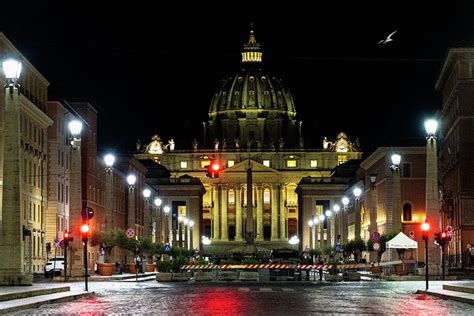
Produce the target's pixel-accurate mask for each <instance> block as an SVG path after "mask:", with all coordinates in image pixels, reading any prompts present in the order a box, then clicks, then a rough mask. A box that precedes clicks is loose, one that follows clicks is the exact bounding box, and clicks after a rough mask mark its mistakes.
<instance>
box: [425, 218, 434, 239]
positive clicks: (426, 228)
mask: <svg viewBox="0 0 474 316" xmlns="http://www.w3.org/2000/svg"><path fill="white" fill-rule="evenodd" d="M429 230H430V224H428V223H427V222H424V223H423V224H421V233H422V238H423V240H428V231H429ZM435 235H436V234H435Z"/></svg>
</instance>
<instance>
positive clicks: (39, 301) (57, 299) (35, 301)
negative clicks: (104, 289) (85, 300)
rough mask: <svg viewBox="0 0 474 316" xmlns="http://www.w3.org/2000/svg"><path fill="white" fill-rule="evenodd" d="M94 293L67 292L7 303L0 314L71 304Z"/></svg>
mask: <svg viewBox="0 0 474 316" xmlns="http://www.w3.org/2000/svg"><path fill="white" fill-rule="evenodd" d="M92 293H93V292H85V291H67V292H60V293H54V294H46V295H39V296H33V297H27V298H21V299H16V300H10V301H5V302H2V304H0V314H6V313H13V312H16V311H20V310H25V309H30V308H38V307H40V306H41V305H44V304H53V303H62V302H69V301H73V300H76V299H78V298H81V297H84V296H87V295H90V294H92Z"/></svg>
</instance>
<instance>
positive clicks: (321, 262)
mask: <svg viewBox="0 0 474 316" xmlns="http://www.w3.org/2000/svg"><path fill="white" fill-rule="evenodd" d="M318 264H319V265H321V267H319V281H322V280H323V267H322V265H323V264H324V260H322V259H319V260H318Z"/></svg>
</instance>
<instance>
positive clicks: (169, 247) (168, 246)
mask: <svg viewBox="0 0 474 316" xmlns="http://www.w3.org/2000/svg"><path fill="white" fill-rule="evenodd" d="M163 250H164V251H165V253H170V252H171V246H170V244H165V246H164V249H163Z"/></svg>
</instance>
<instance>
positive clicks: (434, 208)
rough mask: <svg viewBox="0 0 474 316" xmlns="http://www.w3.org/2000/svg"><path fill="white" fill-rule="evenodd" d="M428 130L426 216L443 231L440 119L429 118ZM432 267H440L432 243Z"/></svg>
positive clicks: (437, 250)
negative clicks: (439, 169)
mask: <svg viewBox="0 0 474 316" xmlns="http://www.w3.org/2000/svg"><path fill="white" fill-rule="evenodd" d="M425 130H426V218H427V220H428V221H429V222H430V224H431V226H432V227H434V229H435V230H436V231H441V230H442V229H441V225H440V218H439V217H440V214H439V191H438V162H437V149H436V132H437V130H438V121H437V120H435V119H428V120H426V121H425ZM429 246H430V247H429V249H428V251H429V252H430V264H431V268H432V270H433V269H436V271H433V272H436V274H438V275H439V274H440V273H439V269H440V259H441V258H440V252H439V249H438V247H436V246H435V245H434V243H432V244H431V245H429Z"/></svg>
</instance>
